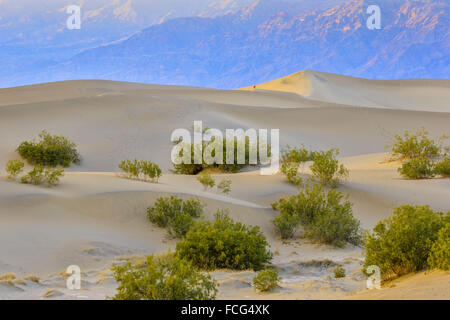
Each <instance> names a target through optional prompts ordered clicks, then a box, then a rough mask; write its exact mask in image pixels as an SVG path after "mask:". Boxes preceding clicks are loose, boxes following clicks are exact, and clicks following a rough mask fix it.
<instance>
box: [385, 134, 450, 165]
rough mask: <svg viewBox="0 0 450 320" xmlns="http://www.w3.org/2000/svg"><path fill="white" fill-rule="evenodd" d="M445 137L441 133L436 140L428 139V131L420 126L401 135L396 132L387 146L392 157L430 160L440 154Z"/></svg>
mask: <svg viewBox="0 0 450 320" xmlns="http://www.w3.org/2000/svg"><path fill="white" fill-rule="evenodd" d="M447 138H448V137H447V136H445V135H443V136H442V137H440V138H439V139H437V140H433V139H429V138H428V131H426V130H425V128H423V127H422V128H420V129H419V130H417V132H416V133H410V132H409V131H405V132H404V133H403V136H401V135H399V134H396V135H395V136H394V140H393V141H392V142H391V144H390V145H388V146H387V147H388V148H391V153H392V158H393V159H399V160H409V159H417V158H423V159H428V160H432V159H435V158H439V157H440V156H441V153H442V146H443V144H444V141H445V140H446V139H447Z"/></svg>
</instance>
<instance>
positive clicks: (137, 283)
mask: <svg viewBox="0 0 450 320" xmlns="http://www.w3.org/2000/svg"><path fill="white" fill-rule="evenodd" d="M112 271H113V276H114V278H115V280H116V281H117V282H118V284H119V286H118V287H117V293H116V295H115V296H114V297H113V299H114V300H214V299H215V297H216V294H217V288H216V286H217V284H216V282H215V281H214V280H213V279H212V278H211V276H209V275H205V274H202V273H201V272H199V271H198V270H196V269H195V268H194V267H193V266H192V264H191V263H190V262H189V261H187V260H184V259H180V258H179V257H178V256H176V255H175V254H172V253H169V254H167V255H165V256H159V257H155V256H153V255H151V256H149V257H147V261H146V263H145V264H144V265H132V264H131V263H130V262H127V263H126V264H125V265H124V266H113V267H112Z"/></svg>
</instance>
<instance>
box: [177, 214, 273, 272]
mask: <svg viewBox="0 0 450 320" xmlns="http://www.w3.org/2000/svg"><path fill="white" fill-rule="evenodd" d="M268 246H269V244H268V242H267V240H266V237H265V236H264V234H263V233H262V232H261V231H260V229H259V227H254V226H247V225H244V224H242V223H240V222H234V221H233V219H231V218H230V217H229V215H228V213H227V211H222V210H218V212H217V213H216V215H215V221H214V222H209V221H200V222H197V223H195V225H194V226H193V228H192V229H191V230H189V231H188V233H187V234H186V236H185V238H184V239H183V240H182V241H181V242H179V243H178V244H177V249H176V252H177V254H178V255H179V256H180V257H181V258H184V259H187V260H190V261H191V262H192V263H193V264H194V265H195V266H197V267H199V268H202V269H208V270H214V269H217V268H226V269H234V270H245V269H254V270H261V269H263V268H264V266H265V265H266V264H267V263H269V262H270V261H271V260H272V253H271V252H270V251H269V250H268Z"/></svg>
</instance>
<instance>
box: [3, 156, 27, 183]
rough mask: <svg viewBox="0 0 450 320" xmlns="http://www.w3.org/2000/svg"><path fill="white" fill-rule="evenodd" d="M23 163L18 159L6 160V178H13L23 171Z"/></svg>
mask: <svg viewBox="0 0 450 320" xmlns="http://www.w3.org/2000/svg"><path fill="white" fill-rule="evenodd" d="M24 167H25V164H24V163H23V161H20V160H8V162H7V163H6V173H7V174H8V176H7V178H8V179H14V178H15V177H17V176H18V175H19V174H21V173H22V172H23V168H24Z"/></svg>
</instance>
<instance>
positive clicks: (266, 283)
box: [253, 269, 280, 292]
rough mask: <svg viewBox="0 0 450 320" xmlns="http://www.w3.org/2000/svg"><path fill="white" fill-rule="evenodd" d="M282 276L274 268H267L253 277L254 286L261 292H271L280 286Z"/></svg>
mask: <svg viewBox="0 0 450 320" xmlns="http://www.w3.org/2000/svg"><path fill="white" fill-rule="evenodd" d="M279 281H280V278H279V277H278V273H277V272H276V271H275V270H272V269H266V270H262V271H260V272H258V274H257V275H256V276H255V277H254V278H253V286H254V287H255V289H256V290H258V291H260V292H269V291H272V290H273V289H275V288H276V287H277V286H278V283H279Z"/></svg>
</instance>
